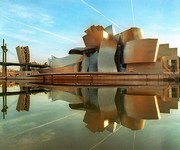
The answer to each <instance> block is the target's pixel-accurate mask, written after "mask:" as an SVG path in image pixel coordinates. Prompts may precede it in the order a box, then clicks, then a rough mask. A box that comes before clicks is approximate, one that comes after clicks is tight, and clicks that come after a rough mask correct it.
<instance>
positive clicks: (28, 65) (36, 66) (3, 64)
mask: <svg viewBox="0 0 180 150" xmlns="http://www.w3.org/2000/svg"><path fill="white" fill-rule="evenodd" d="M0 65H1V66H6V67H7V66H27V67H34V68H46V67H49V66H48V65H40V64H34V63H27V64H21V63H13V62H0Z"/></svg>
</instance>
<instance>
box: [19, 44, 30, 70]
mask: <svg viewBox="0 0 180 150" xmlns="http://www.w3.org/2000/svg"><path fill="white" fill-rule="evenodd" d="M16 52H17V55H18V59H19V63H21V64H27V63H29V62H30V52H29V47H28V46H21V47H20V46H17V47H16ZM20 70H21V71H27V70H26V68H25V67H20Z"/></svg>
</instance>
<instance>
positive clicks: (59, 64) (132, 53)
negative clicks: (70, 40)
mask: <svg viewBox="0 0 180 150" xmlns="http://www.w3.org/2000/svg"><path fill="white" fill-rule="evenodd" d="M83 41H84V44H85V46H86V47H83V48H74V49H71V50H70V51H69V55H68V56H67V57H64V58H56V57H53V58H52V59H50V61H49V64H50V66H51V69H50V70H49V72H57V73H61V72H106V73H108V72H128V73H138V74H154V73H155V74H159V73H160V74H163V73H176V74H178V73H179V59H178V58H179V57H178V56H177V48H169V45H168V44H159V43H158V39H153V38H144V36H143V32H142V30H141V29H140V28H136V27H133V28H130V29H127V30H125V31H123V32H121V33H116V32H115V30H114V27H113V26H108V27H106V28H104V27H102V26H99V25H98V26H95V25H92V26H91V27H89V28H88V29H87V30H86V31H85V35H84V36H83Z"/></svg>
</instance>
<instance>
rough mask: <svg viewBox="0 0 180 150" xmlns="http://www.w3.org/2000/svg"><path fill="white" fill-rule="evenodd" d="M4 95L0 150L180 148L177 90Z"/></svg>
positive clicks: (52, 90) (49, 90)
mask: <svg viewBox="0 0 180 150" xmlns="http://www.w3.org/2000/svg"><path fill="white" fill-rule="evenodd" d="M2 89H3V88H1V95H0V107H1V110H2V108H3V104H5V102H4V103H3V101H5V98H3V95H4V97H6V100H7V106H8V109H7V112H4V119H3V112H1V118H0V120H1V121H0V135H1V136H0V145H1V149H2V150H4V149H17V150H21V149H22V150H26V149H27V150H28V149H31V150H32V149H35V150H36V149H38V150H39V149H63V150H66V149H67V150H69V149H72V148H73V149H78V150H79V149H83V150H85V149H110V148H111V149H113V150H116V149H125V150H126V149H137V150H140V149H143V150H144V149H150V150H151V149H158V150H160V149H162V150H164V149H171V150H172V149H174V150H175V149H177V147H180V142H179V141H180V138H179V133H180V110H179V109H178V105H179V85H172V86H170V85H161V86H160V85H159V86H143V87H142V86H131V87H127V86H126V87H120V86H116V87H102V86H101V87H75V86H73V87H72V86H56V87H47V86H46V87H39V86H37V85H36V87H33V88H32V87H26V88H23V87H22V86H21V87H20V86H18V85H16V86H12V87H8V88H7V91H5V92H6V94H5V93H4V94H3V92H2V91H3V90H2ZM39 90H40V91H41V92H40V93H38V91H39ZM43 90H46V91H43ZM17 91H24V94H22V93H21V94H20V95H21V96H20V95H17V94H18V93H17ZM27 93H28V94H27ZM30 93H33V94H30ZM14 94H16V95H14Z"/></svg>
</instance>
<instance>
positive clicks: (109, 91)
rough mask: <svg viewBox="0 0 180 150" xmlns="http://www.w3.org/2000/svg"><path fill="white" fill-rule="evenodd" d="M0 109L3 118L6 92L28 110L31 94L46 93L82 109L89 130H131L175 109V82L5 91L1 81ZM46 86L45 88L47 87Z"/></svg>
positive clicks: (5, 110) (76, 108)
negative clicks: (171, 83)
mask: <svg viewBox="0 0 180 150" xmlns="http://www.w3.org/2000/svg"><path fill="white" fill-rule="evenodd" d="M1 86H2V93H0V96H2V97H3V99H2V100H3V101H2V104H3V106H2V108H1V112H2V113H3V118H5V115H6V114H7V110H8V103H7V101H8V98H7V96H10V95H19V98H18V102H17V107H16V110H17V111H19V112H20V111H29V109H30V95H31V94H32V93H40V92H45V93H46V92H48V93H49V98H50V99H52V100H53V101H56V100H64V101H67V102H68V103H69V107H70V108H71V109H75V110H83V111H85V115H84V119H83V121H84V122H85V123H86V127H87V128H88V129H89V130H90V131H92V132H102V131H104V130H108V131H110V132H114V131H115V130H116V126H117V124H121V125H122V126H124V127H126V128H129V129H131V130H141V129H144V128H145V122H146V120H155V119H156V120H158V119H160V118H161V113H170V110H171V109H178V101H179V85H159V86H124V87H122V86H120V87H117V86H116V87H108V86H104V87H103V86H97V87H92V86H88V87H83V86H82V87H80V86H54V87H53V86H51V87H48V86H45V87H44V86H43V87H42V86H39V87H37V88H33V87H30V86H20V91H14V92H8V91H7V87H8V85H7V83H6V82H3V83H2V84H1ZM47 89H49V90H47Z"/></svg>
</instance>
